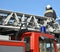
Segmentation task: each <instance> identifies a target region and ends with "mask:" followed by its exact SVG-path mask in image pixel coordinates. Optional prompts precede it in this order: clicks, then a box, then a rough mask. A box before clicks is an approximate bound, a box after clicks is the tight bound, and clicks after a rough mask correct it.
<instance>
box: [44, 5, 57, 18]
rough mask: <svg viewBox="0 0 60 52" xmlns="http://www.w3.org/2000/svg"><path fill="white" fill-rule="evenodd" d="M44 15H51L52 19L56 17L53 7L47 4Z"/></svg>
mask: <svg viewBox="0 0 60 52" xmlns="http://www.w3.org/2000/svg"><path fill="white" fill-rule="evenodd" d="M44 16H45V17H51V18H54V19H56V18H57V17H56V13H55V11H54V10H53V8H52V7H51V6H50V5H47V7H46V11H45V13H44Z"/></svg>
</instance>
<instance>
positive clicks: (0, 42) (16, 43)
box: [0, 40, 26, 52]
mask: <svg viewBox="0 0 60 52" xmlns="http://www.w3.org/2000/svg"><path fill="white" fill-rule="evenodd" d="M1 45H2V46H18V47H20V46H22V47H24V52H26V45H25V43H24V42H20V41H5V40H0V46H1Z"/></svg>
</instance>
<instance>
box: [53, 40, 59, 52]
mask: <svg viewBox="0 0 60 52" xmlns="http://www.w3.org/2000/svg"><path fill="white" fill-rule="evenodd" d="M54 48H55V52H58V48H57V45H56V41H55V40H54Z"/></svg>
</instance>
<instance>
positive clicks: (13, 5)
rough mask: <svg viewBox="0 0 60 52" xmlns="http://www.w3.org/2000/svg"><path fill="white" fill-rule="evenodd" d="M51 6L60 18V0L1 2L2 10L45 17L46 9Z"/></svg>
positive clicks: (10, 0) (11, 0)
mask: <svg viewBox="0 0 60 52" xmlns="http://www.w3.org/2000/svg"><path fill="white" fill-rule="evenodd" d="M48 4H49V5H51V6H52V7H53V9H54V10H55V12H56V14H57V16H58V17H59V16H60V0H0V9H3V10H11V11H17V12H22V13H27V14H33V15H39V16H44V12H45V8H46V6H47V5H48Z"/></svg>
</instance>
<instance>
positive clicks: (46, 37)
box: [0, 10, 60, 52]
mask: <svg viewBox="0 0 60 52" xmlns="http://www.w3.org/2000/svg"><path fill="white" fill-rule="evenodd" d="M52 21H54V19H53V18H49V17H41V16H36V15H31V14H25V13H19V12H13V11H7V10H0V52H59V50H58V47H57V43H60V41H59V40H60V39H59V34H60V26H59V24H57V23H56V22H55V21H54V23H53V22H52Z"/></svg>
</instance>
